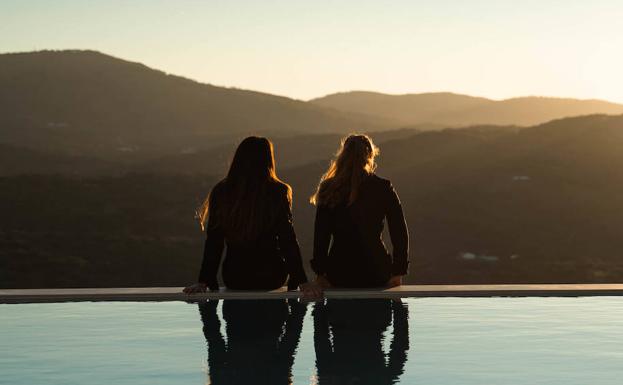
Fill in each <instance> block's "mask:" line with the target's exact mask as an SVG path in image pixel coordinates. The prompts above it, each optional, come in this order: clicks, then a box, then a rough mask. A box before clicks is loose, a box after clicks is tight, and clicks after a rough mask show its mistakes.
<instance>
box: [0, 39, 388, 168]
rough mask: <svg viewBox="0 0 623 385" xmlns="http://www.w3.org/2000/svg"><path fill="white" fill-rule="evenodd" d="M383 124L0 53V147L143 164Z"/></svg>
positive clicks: (70, 55) (133, 66) (94, 64)
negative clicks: (253, 139) (256, 137)
mask: <svg viewBox="0 0 623 385" xmlns="http://www.w3.org/2000/svg"><path fill="white" fill-rule="evenodd" d="M394 125H395V123H393V122H388V121H385V120H384V119H378V118H370V117H362V116H358V115H357V114H353V113H343V112H339V111H335V110H332V109H325V108H322V107H320V106H317V105H313V104H311V103H306V102H303V101H298V100H294V99H289V98H286V97H281V96H275V95H269V94H263V93H260V92H254V91H246V90H240V89H232V88H223V87H217V86H213V85H209V84H202V83H199V82H195V81H192V80H189V79H186V78H183V77H179V76H173V75H169V74H166V73H164V72H162V71H158V70H154V69H151V68H149V67H147V66H145V65H143V64H140V63H133V62H129V61H125V60H121V59H117V58H114V57H112V56H108V55H105V54H102V53H99V52H95V51H75V50H69V51H38V52H29V53H13V54H0V143H6V144H11V145H15V146H26V147H30V148H35V149H44V150H54V151H62V152H66V153H68V154H72V155H81V156H83V155H86V156H90V155H93V154H95V155H97V156H102V157H105V158H111V157H112V158H115V157H117V156H120V157H121V156H126V157H129V156H138V157H146V156H150V155H151V154H155V155H158V156H159V155H162V154H166V153H179V152H181V151H184V150H186V149H189V148H190V149H192V148H196V147H199V148H201V147H210V146H214V145H218V144H219V143H222V142H224V141H225V142H229V141H233V140H237V139H238V138H239V137H241V136H244V135H249V134H251V133H260V134H265V135H282V136H287V135H295V134H309V133H344V132H349V131H352V130H383V129H387V128H391V127H393V126H394Z"/></svg>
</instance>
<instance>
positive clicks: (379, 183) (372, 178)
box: [366, 173, 392, 188]
mask: <svg viewBox="0 0 623 385" xmlns="http://www.w3.org/2000/svg"><path fill="white" fill-rule="evenodd" d="M366 183H367V184H370V185H372V186H375V187H378V188H391V187H392V182H391V181H390V180H389V179H385V178H382V177H380V176H378V175H376V174H374V173H373V174H370V175H369V176H368V177H367V178H366Z"/></svg>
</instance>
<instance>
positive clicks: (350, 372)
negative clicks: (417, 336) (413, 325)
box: [313, 299, 409, 385]
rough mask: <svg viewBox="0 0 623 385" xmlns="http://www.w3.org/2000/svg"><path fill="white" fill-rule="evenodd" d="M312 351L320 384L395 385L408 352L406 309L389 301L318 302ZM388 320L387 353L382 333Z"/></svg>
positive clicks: (315, 309) (395, 302) (343, 300)
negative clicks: (388, 345) (388, 344)
mask: <svg viewBox="0 0 623 385" xmlns="http://www.w3.org/2000/svg"><path fill="white" fill-rule="evenodd" d="M313 316H314V347H315V349H316V369H317V374H318V384H319V385H333V384H335V385H338V384H348V385H364V384H369V385H383V384H394V383H395V382H396V381H398V379H399V377H400V375H401V374H402V373H403V369H404V366H405V364H406V362H407V351H408V350H409V321H408V317H409V315H408V309H407V307H406V304H403V303H401V302H399V301H395V300H391V299H365V300H360V299H329V300H327V301H326V303H322V302H317V303H316V304H315V307H314V311H313ZM392 320H393V328H392V329H393V330H392V331H393V333H392V336H391V338H392V340H391V342H390V348H389V353H388V354H387V355H386V354H385V353H384V352H383V344H382V342H383V333H385V331H386V330H387V328H388V327H389V325H390V324H391V323H392Z"/></svg>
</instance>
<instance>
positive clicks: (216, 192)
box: [198, 182, 307, 290]
mask: <svg viewBox="0 0 623 385" xmlns="http://www.w3.org/2000/svg"><path fill="white" fill-rule="evenodd" d="M271 188H272V189H273V190H274V191H272V194H271V195H270V196H271V199H273V200H274V202H271V204H272V206H271V207H273V208H274V210H275V213H274V216H273V217H274V220H272V221H270V222H268V223H266V224H265V227H264V229H263V231H262V232H261V234H260V236H259V237H258V238H257V239H255V240H245V241H240V240H236V239H237V238H236V237H234V236H232V234H230V231H228V230H227V229H225V228H224V226H223V225H222V221H221V220H219V218H218V213H219V212H220V210H219V208H220V207H219V206H220V205H222V204H223V202H224V198H225V197H224V196H223V195H224V194H225V191H224V190H225V189H224V183H223V182H221V183H219V184H217V185H216V186H215V187H214V188H213V189H212V192H211V193H210V206H209V207H210V210H209V213H208V220H207V226H206V240H205V246H204V251H203V261H202V264H201V271H200V273H199V279H198V281H199V282H203V283H205V284H206V285H207V286H208V287H209V288H210V290H218V288H219V285H218V281H217V271H218V267H219V264H220V262H221V257H222V254H223V249H224V248H225V246H227V251H226V255H225V260H224V261H223V280H224V281H225V286H226V287H228V288H231V289H241V290H271V289H276V288H278V287H281V286H282V285H283V284H284V283H285V280H286V277H287V276H289V279H288V289H289V290H294V289H296V288H297V287H298V285H300V284H301V283H305V282H307V277H306V275H305V270H304V269H303V263H302V259H301V252H300V248H299V244H298V241H297V239H296V233H295V232H294V227H293V225H292V210H291V207H290V201H289V199H288V193H287V188H286V186H283V185H275V186H272V187H271ZM267 204H268V203H267Z"/></svg>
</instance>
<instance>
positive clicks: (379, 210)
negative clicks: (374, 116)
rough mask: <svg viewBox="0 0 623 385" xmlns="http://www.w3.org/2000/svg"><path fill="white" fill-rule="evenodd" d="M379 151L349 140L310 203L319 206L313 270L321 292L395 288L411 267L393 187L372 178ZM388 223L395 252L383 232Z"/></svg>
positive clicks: (360, 139)
mask: <svg viewBox="0 0 623 385" xmlns="http://www.w3.org/2000/svg"><path fill="white" fill-rule="evenodd" d="M377 154H378V149H377V148H376V146H375V145H374V143H372V140H371V139H370V138H369V137H368V136H366V135H351V136H349V137H347V138H346V139H345V140H344V141H343V142H342V147H341V148H340V151H339V152H338V154H337V157H336V159H335V160H334V161H333V162H332V163H331V166H330V167H329V170H328V171H327V172H326V173H325V174H324V175H323V176H322V180H321V182H320V185H319V186H318V190H317V191H316V194H314V196H313V197H312V198H311V201H312V203H314V204H316V205H317V206H318V208H317V210H316V224H315V227H314V256H313V259H312V260H311V264H312V267H313V269H314V271H315V272H316V274H317V282H318V283H319V284H320V285H321V286H324V287H327V286H339V287H380V286H386V285H387V286H399V285H401V284H402V276H404V275H406V274H407V267H408V265H409V260H408V254H409V235H408V232H407V225H406V223H405V219H404V216H403V213H402V207H401V205H400V200H399V199H398V195H397V194H396V191H395V190H394V188H393V187H392V184H391V183H390V182H389V181H388V180H386V179H382V178H380V177H378V176H377V175H376V174H374V169H375V168H376V164H375V161H374V158H375V156H376V155H377ZM385 220H387V225H388V228H389V235H390V236H391V240H392V246H393V253H392V255H390V254H389V253H388V252H387V250H386V248H385V245H384V244H383V241H382V238H381V233H382V232H383V226H384V222H385Z"/></svg>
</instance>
